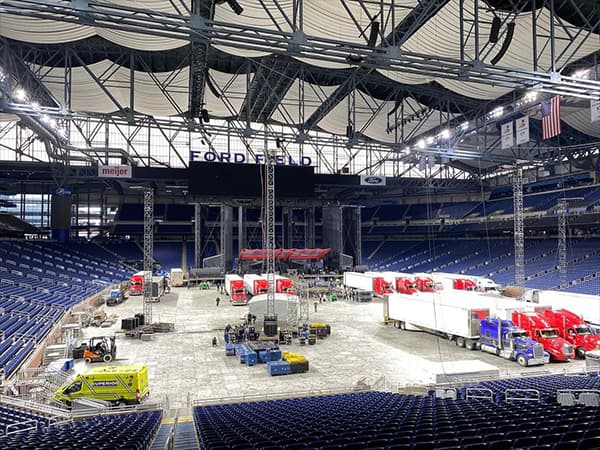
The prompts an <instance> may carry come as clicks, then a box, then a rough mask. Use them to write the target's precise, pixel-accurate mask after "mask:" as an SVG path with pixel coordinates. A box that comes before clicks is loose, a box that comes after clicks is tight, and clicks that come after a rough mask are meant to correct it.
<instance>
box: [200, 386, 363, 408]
mask: <svg viewBox="0 0 600 450" xmlns="http://www.w3.org/2000/svg"><path fill="white" fill-rule="evenodd" d="M371 390H372V389H371V386H369V385H364V386H350V387H347V388H335V389H315V390H308V391H294V392H275V393H271V394H250V395H241V396H232V397H215V398H208V399H198V400H193V401H192V406H209V405H223V404H232V403H248V402H259V401H264V400H285V399H289V398H298V397H319V396H323V395H336V394H348V393H355V392H367V391H371Z"/></svg>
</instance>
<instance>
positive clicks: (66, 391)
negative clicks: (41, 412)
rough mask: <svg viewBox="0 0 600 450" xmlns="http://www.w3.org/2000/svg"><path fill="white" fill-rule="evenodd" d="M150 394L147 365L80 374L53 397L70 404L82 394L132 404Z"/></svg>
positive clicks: (117, 367) (94, 369)
mask: <svg viewBox="0 0 600 450" xmlns="http://www.w3.org/2000/svg"><path fill="white" fill-rule="evenodd" d="M149 393H150V392H149V390H148V368H147V367H146V366H103V367H96V368H93V369H90V370H88V371H87V372H85V373H82V374H79V375H77V376H76V377H75V378H74V379H73V380H71V381H69V382H68V383H66V384H65V385H64V386H62V387H61V388H59V389H58V390H57V391H56V392H55V394H54V400H56V401H59V402H63V403H65V404H67V405H69V406H70V405H71V402H72V401H73V400H74V399H77V398H82V397H84V398H91V399H95V400H104V401H108V402H111V403H112V404H114V405H130V404H136V403H140V402H141V401H143V400H144V399H145V398H146V397H147V396H148V395H149Z"/></svg>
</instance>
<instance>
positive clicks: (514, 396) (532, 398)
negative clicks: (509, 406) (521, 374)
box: [504, 389, 541, 403]
mask: <svg viewBox="0 0 600 450" xmlns="http://www.w3.org/2000/svg"><path fill="white" fill-rule="evenodd" d="M504 401H505V402H510V401H520V402H537V403H540V401H541V396H540V391H538V390H537V389H507V390H505V391H504Z"/></svg>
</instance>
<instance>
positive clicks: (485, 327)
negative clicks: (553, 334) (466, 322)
mask: <svg viewBox="0 0 600 450" xmlns="http://www.w3.org/2000/svg"><path fill="white" fill-rule="evenodd" d="M479 334H480V338H479V349H480V350H481V351H482V352H487V353H492V354H494V355H497V356H501V357H502V358H505V359H510V360H511V361H517V363H519V365H521V366H523V367H527V366H539V365H542V364H546V363H548V362H550V354H549V353H548V352H546V351H544V347H543V345H542V344H540V343H539V342H535V341H534V340H533V339H531V338H530V337H529V336H528V335H527V332H526V331H525V330H523V329H522V328H519V327H517V326H516V325H515V324H514V323H512V322H511V321H510V320H502V319H499V318H492V317H488V318H487V319H484V320H482V321H481V325H480V333H479ZM499 336H500V338H499Z"/></svg>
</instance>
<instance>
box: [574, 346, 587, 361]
mask: <svg viewBox="0 0 600 450" xmlns="http://www.w3.org/2000/svg"><path fill="white" fill-rule="evenodd" d="M575 355H576V356H577V357H578V358H582V359H583V358H585V348H583V347H577V349H576V350H575Z"/></svg>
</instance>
